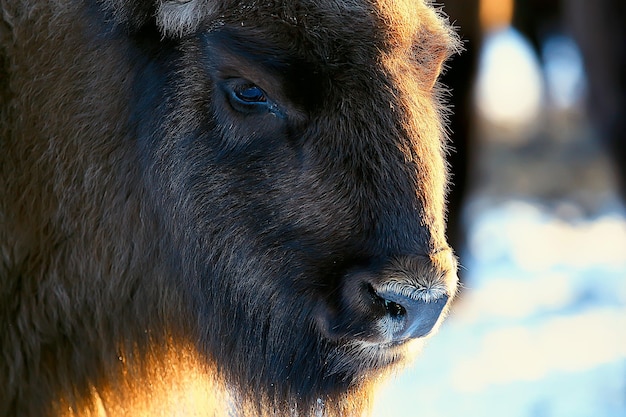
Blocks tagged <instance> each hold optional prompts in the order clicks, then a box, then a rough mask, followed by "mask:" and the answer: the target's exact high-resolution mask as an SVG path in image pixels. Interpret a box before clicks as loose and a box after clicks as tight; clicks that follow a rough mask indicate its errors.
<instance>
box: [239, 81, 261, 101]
mask: <svg viewBox="0 0 626 417" xmlns="http://www.w3.org/2000/svg"><path fill="white" fill-rule="evenodd" d="M235 97H237V98H238V99H239V100H241V101H243V102H245V103H266V102H267V98H266V97H265V92H264V91H263V90H261V89H260V88H259V87H257V86H256V85H250V86H247V87H244V88H242V89H240V90H235Z"/></svg>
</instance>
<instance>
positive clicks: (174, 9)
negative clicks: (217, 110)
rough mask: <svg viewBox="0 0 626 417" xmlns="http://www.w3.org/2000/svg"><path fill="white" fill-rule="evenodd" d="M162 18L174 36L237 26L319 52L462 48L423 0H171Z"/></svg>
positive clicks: (159, 15) (439, 52)
mask: <svg viewBox="0 0 626 417" xmlns="http://www.w3.org/2000/svg"><path fill="white" fill-rule="evenodd" d="M156 16H157V22H158V25H159V26H160V28H161V30H162V31H163V32H164V33H165V34H169V35H172V36H180V35H185V34H189V33H190V32H193V31H195V30H197V29H198V28H201V27H203V26H204V27H205V28H206V27H208V28H212V27H216V26H219V25H222V24H236V25H240V26H248V27H265V28H268V27H270V28H272V30H279V31H280V30H282V31H290V32H291V34H292V35H297V34H299V35H301V36H304V37H306V38H308V42H307V43H308V44H309V45H308V46H315V47H317V48H318V49H319V48H324V47H328V46H329V44H335V43H337V42H339V43H349V44H352V45H360V46H361V47H369V48H372V49H374V50H390V49H401V50H405V51H409V50H412V51H415V50H416V49H418V50H419V51H420V52H421V53H422V54H425V55H431V56H435V57H440V56H447V55H448V54H449V53H450V52H451V51H454V50H456V46H457V43H456V37H455V35H454V34H453V31H452V30H451V29H450V27H449V25H448V24H447V22H446V21H445V20H444V18H443V17H442V16H441V15H439V14H438V13H437V12H436V11H434V10H433V9H431V8H430V7H428V6H427V4H426V3H425V2H424V1H423V0H321V1H319V0H317V1H312V0H273V1H264V2H258V1H250V0H249V1H241V0H231V1H228V0H227V1H222V2H214V1H211V2H209V1H207V0H170V1H164V2H161V3H160V5H159V6H158V9H157V11H156ZM268 24H269V25H270V26H268Z"/></svg>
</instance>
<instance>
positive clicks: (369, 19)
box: [0, 0, 456, 416]
mask: <svg viewBox="0 0 626 417" xmlns="http://www.w3.org/2000/svg"><path fill="white" fill-rule="evenodd" d="M0 12H1V16H0V17H1V18H0V122H1V124H0V358H1V359H0V416H48V415H50V416H51V415H128V416H137V415H156V414H160V413H163V414H165V415H169V414H182V415H209V416H211V415H235V416H253V415H280V416H285V415H292V416H296V415H298V416H303V415H327V416H332V415H342V416H345V415H360V413H361V412H362V411H364V410H367V407H368V402H369V399H370V391H371V389H372V388H373V386H374V385H375V384H376V382H377V381H378V380H379V378H380V377H381V376H382V375H383V374H385V373H386V372H388V370H389V369H393V367H395V366H397V365H398V364H401V363H403V362H404V361H405V360H406V359H408V358H409V357H410V356H411V352H412V351H413V350H414V349H415V347H416V345H417V344H419V343H420V341H419V340H414V341H409V340H395V339H393V337H394V336H393V332H391V331H390V330H389V328H387V327H385V326H386V324H385V323H392V324H393V325H394V326H395V327H393V329H396V328H402V326H403V324H402V321H401V320H402V318H401V317H400V318H398V317H395V318H393V317H391V316H390V313H389V311H387V310H385V308H387V307H388V306H387V303H385V304H384V305H383V301H384V300H383V299H382V298H381V297H379V296H378V295H376V294H377V293H376V291H377V290H376V289H377V288H380V287H381V286H382V285H383V284H385V282H386V280H389V279H391V278H389V276H388V275H389V274H388V272H386V271H389V270H391V269H390V267H389V265H393V268H392V270H393V274H392V276H393V280H394V281H393V285H394V287H393V288H400V289H404V288H411V289H413V290H411V291H414V292H415V294H421V295H417V296H416V297H418V298H419V297H422V295H423V297H424V299H425V300H427V301H428V300H430V299H431V298H437V297H440V296H442V295H445V296H446V297H448V298H449V299H451V298H452V297H453V296H454V293H455V290H456V275H455V270H456V262H455V260H454V258H453V256H452V253H451V250H450V249H449V247H448V246H447V244H446V241H445V236H444V233H445V226H444V206H445V204H444V200H445V189H446V169H445V166H444V162H443V156H442V155H443V152H444V148H445V145H444V140H443V137H444V135H443V133H442V126H441V123H440V115H441V112H442V108H441V105H440V103H439V92H438V87H437V86H436V78H437V76H438V74H439V71H440V68H441V65H442V62H443V61H444V59H445V58H446V57H447V56H448V55H449V54H450V52H451V51H452V50H453V49H454V48H455V47H456V43H455V42H456V41H455V37H454V35H453V34H451V32H450V30H449V28H448V27H447V26H446V25H445V23H444V21H443V20H442V18H441V17H440V16H438V15H437V14H436V13H435V12H434V11H433V9H432V8H430V6H428V5H427V4H424V3H423V2H422V1H421V0H415V1H411V0H378V1H375V0H315V1H313V0H268V1H239V0H230V1H229V0H189V1H180V0H179V1H176V0H171V1H162V0H159V1H156V0H155V2H154V3H152V2H150V1H138V0H102V1H96V0H50V1H44V0H38V1H33V0H0ZM351 289H355V292H351ZM394 320H395V321H394ZM381 326H382V327H381ZM390 335H391V336H390ZM420 340H421V339H420Z"/></svg>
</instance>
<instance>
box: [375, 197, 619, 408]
mask: <svg viewBox="0 0 626 417" xmlns="http://www.w3.org/2000/svg"><path fill="white" fill-rule="evenodd" d="M474 204H475V205H479V206H482V207H481V209H480V210H479V213H480V214H479V215H478V217H477V218H476V219H474V221H473V222H472V223H473V226H472V227H471V230H470V251H469V252H470V253H469V254H468V255H469V256H468V257H467V259H468V260H469V261H468V265H466V268H467V272H468V274H467V275H468V288H466V289H465V291H464V294H463V297H462V298H461V300H460V301H459V302H458V303H457V305H456V306H455V309H454V312H453V314H452V315H451V316H450V317H449V318H448V321H447V322H446V324H445V325H444V326H442V328H441V330H440V332H439V334H437V335H436V336H435V337H434V338H433V339H432V340H430V341H429V343H428V344H427V346H426V348H425V349H424V352H423V353H422V355H421V356H420V358H418V360H417V362H416V363H415V365H414V366H413V367H412V368H411V369H409V370H407V371H406V372H404V373H403V374H402V375H399V376H398V377H397V378H395V379H393V380H392V381H391V382H390V384H389V385H388V386H387V387H386V388H385V389H384V391H383V392H382V395H380V397H379V400H378V402H377V404H376V409H375V413H374V415H375V416H380V417H384V416H427V417H448V416H449V417H460V416H463V417H473V416H476V417H490V416H494V417H495V416H497V417H518V416H519V417H579V416H580V417H620V416H626V212H624V209H623V208H620V207H619V206H616V207H609V208H607V209H606V211H605V212H604V213H601V214H600V215H598V216H596V217H594V218H590V219H582V218H581V219H576V220H573V221H572V220H571V219H570V220H568V221H567V222H565V221H563V220H561V219H560V218H558V217H554V216H553V215H552V214H550V213H549V212H547V211H546V210H545V209H544V208H542V207H541V205H538V204H533V202H530V201H508V202H503V203H499V204H497V205H491V206H490V205H489V204H488V202H487V201H482V202H474ZM486 206H490V207H488V208H487V207H486Z"/></svg>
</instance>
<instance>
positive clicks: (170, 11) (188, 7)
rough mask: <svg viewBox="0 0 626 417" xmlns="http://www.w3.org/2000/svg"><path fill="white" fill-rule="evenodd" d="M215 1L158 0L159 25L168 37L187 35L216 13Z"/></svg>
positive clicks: (157, 14) (157, 16) (157, 20)
mask: <svg viewBox="0 0 626 417" xmlns="http://www.w3.org/2000/svg"><path fill="white" fill-rule="evenodd" d="M215 3H216V2H215V0H160V1H159V0H158V5H157V9H156V22H157V26H158V27H159V29H161V32H162V33H163V35H165V36H168V37H177V36H178V37H180V36H184V35H187V34H189V33H191V32H193V31H195V30H196V29H197V28H198V26H199V24H200V23H201V22H202V21H203V20H204V19H205V18H206V17H207V16H209V15H211V14H213V13H215V11H216V5H215Z"/></svg>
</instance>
